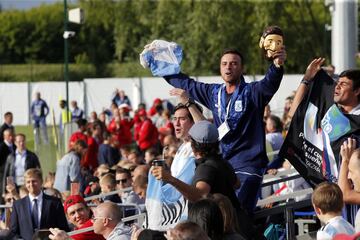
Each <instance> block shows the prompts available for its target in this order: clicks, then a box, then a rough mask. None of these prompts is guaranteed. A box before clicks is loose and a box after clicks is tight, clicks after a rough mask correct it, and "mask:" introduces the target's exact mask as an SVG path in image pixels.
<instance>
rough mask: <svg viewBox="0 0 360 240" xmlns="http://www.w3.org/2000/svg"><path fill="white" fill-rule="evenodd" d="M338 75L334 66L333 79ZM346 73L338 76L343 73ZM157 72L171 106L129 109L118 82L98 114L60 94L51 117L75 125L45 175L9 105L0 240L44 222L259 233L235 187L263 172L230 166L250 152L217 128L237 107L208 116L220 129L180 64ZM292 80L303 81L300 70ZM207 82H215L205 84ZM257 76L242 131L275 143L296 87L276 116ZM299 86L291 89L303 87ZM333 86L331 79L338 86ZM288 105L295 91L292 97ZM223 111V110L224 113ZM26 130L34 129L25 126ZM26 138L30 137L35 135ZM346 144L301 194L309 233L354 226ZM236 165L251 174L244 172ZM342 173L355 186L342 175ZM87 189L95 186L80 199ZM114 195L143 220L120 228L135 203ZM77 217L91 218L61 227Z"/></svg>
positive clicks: (125, 235)
mask: <svg viewBox="0 0 360 240" xmlns="http://www.w3.org/2000/svg"><path fill="white" fill-rule="evenodd" d="M224 56H225V57H224ZM230 56H231V58H230ZM281 56H282V55H281ZM281 56H280V55H279V56H278V57H281ZM222 59H223V61H225V60H226V61H225V65H227V64H228V63H232V61H242V57H241V55H239V54H238V53H237V52H234V51H230V52H225V53H224V55H223V58H222ZM224 59H225V60H224ZM322 62H323V61H322V60H318V61H317V62H315V63H314V62H312V63H311V64H310V65H309V68H310V70H309V69H308V71H307V74H306V75H305V77H309V76H310V77H311V78H312V77H313V75H314V73H316V71H315V70H318V68H319V66H320V65H321V64H322ZM222 63H223V62H222ZM232 68H233V66H223V67H222V70H221V71H222V74H224V76H223V78H224V79H226V78H228V77H229V75H232V74H233V75H236V74H235V73H236V72H234V71H235V70H231V69H232ZM236 71H237V70H236ZM309 72H311V73H309ZM268 75H269V76H270V77H269V76H267V77H266V78H265V79H264V80H263V81H265V83H266V82H271V81H276V82H280V80H281V76H282V67H280V68H278V67H275V66H273V65H272V66H271V67H270V68H269V72H268ZM235 77H239V76H235ZM343 77H344V76H342V75H340V79H342V78H343ZM350 77H351V76H350ZM350 77H349V76H348V75H346V79H348V78H350ZM356 77H357V78H356V80H354V79H350V80H351V81H353V82H354V89H355V90H353V91H354V92H355V93H354V96H357V105H356V106H355V108H359V95H360V94H359V91H360V90H359V83H358V82H359V78H358V77H359V76H356ZM166 80H167V81H168V82H169V83H170V84H172V85H175V86H176V87H179V88H175V89H173V90H172V91H171V93H170V94H171V95H174V96H177V97H178V101H179V103H178V104H177V105H176V106H173V105H171V104H170V103H169V102H168V101H166V100H161V99H155V100H154V103H153V105H152V106H151V107H150V108H149V110H147V109H146V107H145V105H144V104H140V105H139V106H138V108H135V107H134V106H132V105H131V101H130V99H129V98H128V97H127V96H126V93H125V92H124V91H122V90H118V89H117V90H116V91H115V93H114V96H113V97H112V99H111V103H110V104H111V107H110V109H108V110H104V111H103V112H100V113H96V112H91V114H90V116H89V118H87V119H86V116H85V115H84V111H83V110H81V109H80V108H79V107H78V106H77V103H76V101H72V102H71V108H72V109H71V111H70V110H67V109H66V107H65V105H66V104H65V103H64V102H63V101H62V102H61V105H62V106H63V112H62V117H63V118H62V119H63V121H62V123H61V124H64V121H65V119H66V121H73V122H76V124H77V126H78V129H77V131H75V132H74V133H73V134H72V135H71V136H70V138H69V139H67V140H66V141H65V142H67V143H66V144H68V149H69V150H68V152H67V153H65V154H64V155H63V156H62V157H61V158H60V159H59V160H58V161H57V163H56V171H55V172H54V173H48V174H47V175H46V178H45V180H44V181H43V176H42V174H43V173H42V172H41V165H40V161H39V159H38V157H37V155H36V153H34V152H31V151H30V150H28V149H27V148H26V136H25V135H24V134H21V133H17V134H15V128H14V126H12V118H13V116H12V114H11V113H10V112H8V113H5V115H4V124H3V125H2V126H1V128H0V136H1V142H0V177H2V180H3V182H2V184H1V189H0V190H1V193H2V196H3V199H2V201H3V202H4V203H5V204H8V205H11V204H12V206H13V207H12V208H6V210H4V211H3V214H2V221H1V223H0V228H1V229H2V230H1V232H0V233H1V236H3V237H4V238H5V239H16V238H17V237H20V238H23V239H25V240H26V239H32V237H33V234H35V235H39V234H40V235H41V229H44V228H46V229H50V233H51V235H50V238H51V239H79V240H80V239H133V240H135V239H155V237H156V239H174V240H175V239H213V240H217V239H240V240H241V239H264V236H263V234H262V233H263V231H264V229H265V227H266V226H260V227H258V226H256V225H255V223H254V222H253V221H252V216H253V210H254V206H255V204H256V200H255V201H250V198H253V196H249V198H247V199H242V193H241V191H240V188H241V187H244V184H245V186H246V185H247V188H245V189H243V190H242V191H248V192H249V191H250V192H255V195H257V197H258V193H259V190H260V188H259V185H258V180H259V179H260V180H261V179H262V175H260V178H259V177H258V176H257V174H258V172H257V171H258V170H259V169H256V168H254V169H252V168H247V170H248V171H249V172H239V171H235V170H236V169H235V168H236V166H240V165H241V164H243V163H238V162H234V161H235V159H234V158H233V156H234V154H240V153H242V154H249V152H248V151H247V149H245V148H244V149H240V150H239V148H238V146H241V143H240V142H237V143H236V144H240V145H233V143H228V142H226V141H228V140H226V139H227V138H226V137H225V138H224V136H226V135H227V134H231V136H232V138H235V137H236V136H237V135H236V133H235V134H233V133H232V132H231V131H232V127H233V126H235V128H236V129H240V128H241V127H243V126H240V125H239V126H237V125H236V124H237V123H234V122H231V119H230V118H231V117H233V116H235V119H241V118H240V117H239V116H237V115H236V114H235V115H232V116H229V119H228V116H226V117H225V118H224V121H225V123H226V121H228V124H230V127H229V126H227V129H225V130H224V129H223V130H219V131H218V127H219V126H216V125H221V126H220V128H221V127H222V126H223V123H222V122H221V121H220V122H217V120H216V119H210V120H208V119H205V117H204V116H203V115H202V109H201V107H200V106H199V105H198V104H197V103H195V102H194V101H193V99H192V97H194V98H195V99H196V100H198V101H199V102H203V103H205V105H209V104H210V102H211V101H214V100H210V99H207V98H206V97H205V95H203V93H202V91H203V92H206V91H210V92H211V91H212V90H209V89H208V88H207V87H208V86H205V85H201V84H200V85H197V83H196V84H195V83H193V80H191V79H189V78H188V77H187V76H185V75H180V76H172V77H168V78H166ZM310 80H311V79H308V81H310ZM180 81H183V82H180ZM356 81H357V83H356V84H357V85H356V84H355V82H356ZM229 82H230V80H229ZM186 84H187V85H186ZM192 84H193V85H194V86H193V87H194V88H192V87H191V85H192ZM240 84H245V83H242V82H241V83H240ZM266 84H267V83H266ZM230 85H231V84H230ZM230 85H229V86H230ZM301 85H304V86H300V87H307V85H306V84H303V81H302V84H301ZM305 85H306V86H305ZM244 86H245V85H244ZM211 87H212V89H217V86H215V85H211ZM261 87H263V88H265V85H264V86H251V87H250V88H251V89H254V91H259V92H260V93H257V94H259V95H257V96H255V97H254V98H255V101H259V102H258V104H259V106H256V109H252V110H254V111H256V114H257V113H258V112H261V113H263V114H261V115H258V117H259V119H260V120H259V121H260V122H259V123H260V124H261V125H259V129H249V131H250V130H251V131H253V133H254V131H256V132H255V133H254V134H256V133H257V132H258V131H263V132H262V133H261V136H264V138H263V139H262V140H263V141H264V142H265V141H266V142H267V143H268V146H269V150H268V151H271V152H272V151H277V150H279V149H280V148H281V145H282V143H283V141H284V138H285V136H286V131H287V128H288V125H289V122H290V121H291V117H292V115H293V108H294V106H292V103H293V102H292V101H299V96H297V95H295V96H294V95H291V96H289V97H288V98H287V99H286V105H285V106H284V116H283V117H282V119H281V118H279V117H277V116H275V115H273V114H272V112H271V109H270V107H269V106H266V104H265V103H266V102H268V101H267V100H269V99H270V98H271V96H272V95H273V94H274V92H276V89H277V88H276V86H275V87H274V89H272V90H271V91H270V92H266V91H265V90H264V89H262V90H259V89H258V90H256V89H257V88H261ZM277 87H278V86H277ZM341 87H342V86H337V88H341ZM181 88H184V89H185V90H183V89H181ZM196 88H197V90H196ZM305 90H306V89H305ZM305 90H304V89H300V90H298V91H300V93H303V92H304V91H305ZM217 91H219V94H216V95H218V96H219V98H217V97H216V98H214V99H217V100H219V104H220V98H221V90H217ZM263 91H264V92H263ZM339 92H340V90H337V94H340V93H339ZM191 94H192V95H193V96H192V95H191ZM244 94H250V93H244ZM261 94H264V96H265V97H266V99H267V100H266V101H265V100H264V99H262V97H260V96H262V95H261ZM296 94H299V92H296ZM240 95H241V94H240V93H239V96H240ZM270 95H271V96H270ZM36 96H37V98H36V100H35V103H34V105H33V108H34V110H33V111H32V112H33V119H34V127H35V128H40V129H41V127H45V128H46V125H45V124H44V119H45V118H46V115H47V113H48V110H46V109H48V108H47V105H46V102H45V101H44V100H42V99H41V98H40V93H37V95H36ZM234 96H235V95H234ZM227 98H228V99H227V100H228V103H229V102H231V99H232V97H231V94H230V95H229V96H227ZM257 98H259V99H257ZM239 99H242V96H241V97H240V98H239ZM260 99H262V100H260ZM234 100H236V102H235V103H236V104H235V105H237V106H236V107H237V108H238V109H237V110H236V111H238V110H239V109H240V108H241V109H240V111H241V110H242V108H244V109H245V108H247V107H248V106H247V105H246V104H247V103H245V102H241V101H242V100H237V99H234ZM239 101H240V102H239ZM244 101H245V100H244ZM340 103H341V104H344V103H343V102H340ZM211 104H213V102H211ZM242 104H244V105H242ZM297 105H298V103H297V102H295V108H296V107H297ZM224 106H226V104H224ZM345 106H346V105H345ZM249 107H250V106H249ZM257 108H259V109H257ZM216 111H217V110H216ZM226 111H227V110H226V109H225V112H224V113H223V114H226V115H227V114H228V113H227V112H226ZM217 114H218V113H215V114H214V116H215V117H216V116H217ZM256 114H255V113H254V115H251V116H255V115H256ZM219 115H220V116H221V113H219ZM220 118H221V117H220ZM66 121H65V122H66ZM212 121H213V122H214V124H213V123H212ZM247 121H251V120H250V119H247ZM256 121H257V120H256ZM242 124H246V121H245V120H242ZM232 125H233V126H232ZM225 127H226V126H225ZM42 131H43V134H42V135H43V143H44V144H48V142H47V141H48V138H47V133H46V134H45V130H42ZM221 131H225V132H223V133H222V132H221ZM236 131H238V130H236ZM239 131H240V130H239ZM35 134H39V133H38V132H36V131H35ZM258 138H260V137H259V136H258ZM36 139H37V140H36V141H39V142H40V140H39V136H37V138H36ZM224 139H225V140H224ZM248 143H249V141H247V144H248ZM224 146H226V148H225V153H224V152H223V154H222V155H221V154H220V147H222V150H223V151H224ZM231 146H232V147H233V148H231ZM355 146H356V141H355V140H353V139H349V140H348V142H347V143H344V144H343V146H342V148H341V155H342V158H343V162H342V164H341V169H340V177H339V186H338V185H337V184H333V183H324V184H320V185H319V186H318V187H317V188H316V189H315V191H314V193H313V194H312V202H313V205H314V209H315V212H316V214H317V216H318V217H319V219H320V220H321V222H323V224H324V227H322V228H321V229H320V231H319V232H318V238H319V239H331V237H333V236H335V234H336V233H346V234H354V233H355V229H356V231H359V229H360V227H359V225H360V224H359V222H360V220H359V219H360V217H359V216H360V214H358V215H357V222H356V223H355V225H354V226H352V225H351V224H350V223H348V222H346V220H345V219H343V218H342V217H341V209H342V208H343V205H344V201H345V202H346V203H355V204H359V200H358V194H359V193H358V191H357V190H358V188H359V187H358V186H357V185H358V183H359V182H357V181H359V179H360V172H359V171H358V169H359V163H358V162H359V150H355V148H356V147H355ZM251 147H253V146H251ZM263 150H264V153H261V157H260V158H259V159H260V160H261V161H260V160H259V159H258V160H259V164H260V163H261V164H260V165H261V166H262V167H261V168H262V169H264V171H267V173H269V174H276V172H277V171H278V169H279V168H281V167H284V168H291V165H290V163H289V162H288V161H286V160H285V159H281V158H280V157H279V156H277V155H276V154H275V155H274V156H273V158H272V161H266V164H268V166H267V167H266V166H263V165H262V162H263V160H264V159H267V158H266V157H264V156H265V155H264V154H265V148H264V149H263ZM234 151H238V152H234ZM224 154H226V156H227V157H228V159H227V160H229V159H232V160H229V161H225V160H224V158H225V157H224ZM239 156H240V155H239ZM249 156H250V155H249ZM256 159H257V158H254V160H256ZM239 164H240V165H239ZM243 167H245V168H246V167H247V166H245V165H244V166H243ZM239 169H240V168H239ZM247 174H250V175H252V176H253V177H255V178H249V177H248V176H247V177H245V175H247ZM347 176H349V178H350V179H351V180H352V182H353V183H354V186H352V185H351V184H350V183H349V181H348V179H347ZM254 179H255V180H254ZM247 181H250V182H247ZM251 181H255V182H251ZM302 184H306V183H305V181H304V180H303V179H302V181H301V183H299V182H285V183H283V185H280V186H273V187H271V188H269V189H267V192H266V193H265V192H264V191H263V192H262V194H263V196H262V197H263V198H265V197H268V196H270V195H279V194H280V192H282V191H284V192H286V191H287V190H289V189H291V191H293V190H294V189H296V188H297V187H299V186H300V185H302ZM252 188H253V189H252ZM43 190H44V191H43ZM249 194H250V193H249ZM50 195H51V196H50ZM95 195H98V196H97V197H95V198H91V199H92V200H89V201H86V200H85V199H86V198H87V197H92V196H95ZM308 197H310V196H308ZM117 204H134V205H136V206H139V208H140V209H141V211H143V212H146V213H147V218H146V220H145V222H144V225H143V226H133V227H130V226H129V224H128V223H124V222H123V221H122V220H121V219H122V218H124V217H127V216H131V215H134V214H136V211H135V210H134V208H130V209H128V208H126V207H124V206H123V207H119V206H118V205H117ZM94 206H95V207H94ZM266 207H272V205H271V206H266ZM10 216H11V217H10ZM88 227H93V229H90V230H88V231H85V232H80V233H75V234H71V233H69V231H71V230H72V231H75V232H76V231H78V230H82V229H86V228H88ZM334 229H335V230H334Z"/></svg>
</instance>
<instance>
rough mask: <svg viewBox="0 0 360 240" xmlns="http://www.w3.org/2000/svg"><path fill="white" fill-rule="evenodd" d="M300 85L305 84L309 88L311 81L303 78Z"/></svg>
mask: <svg viewBox="0 0 360 240" xmlns="http://www.w3.org/2000/svg"><path fill="white" fill-rule="evenodd" d="M300 83H303V84H305V85H306V86H309V84H310V81H309V80H306V79H304V78H303V79H302V80H301V82H300Z"/></svg>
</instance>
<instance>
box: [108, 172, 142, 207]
mask: <svg viewBox="0 0 360 240" xmlns="http://www.w3.org/2000/svg"><path fill="white" fill-rule="evenodd" d="M115 177H116V189H117V190H121V189H125V188H129V187H132V179H131V173H130V171H129V170H126V169H124V168H118V169H116V175H115ZM119 196H120V198H121V201H122V202H123V203H132V204H144V200H141V199H140V198H139V196H138V195H137V194H136V193H135V192H134V190H131V191H126V192H121V193H119Z"/></svg>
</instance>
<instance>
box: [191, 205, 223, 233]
mask: <svg viewBox="0 0 360 240" xmlns="http://www.w3.org/2000/svg"><path fill="white" fill-rule="evenodd" d="M188 220H189V221H191V222H194V223H196V224H198V225H199V226H200V228H201V229H202V230H203V231H204V232H205V233H206V234H207V235H208V237H209V238H210V239H211V240H222V239H223V236H224V220H223V216H222V213H221V210H220V208H219V206H218V205H217V204H216V203H215V202H214V201H213V200H211V199H202V200H200V201H197V202H195V203H194V204H193V205H192V206H191V208H190V210H189V218H188Z"/></svg>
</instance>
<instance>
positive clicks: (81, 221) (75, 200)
mask: <svg viewBox="0 0 360 240" xmlns="http://www.w3.org/2000/svg"><path fill="white" fill-rule="evenodd" d="M64 210H65V213H66V217H67V219H68V221H69V222H70V223H71V224H73V225H74V226H75V229H74V230H78V229H83V228H87V227H91V226H93V222H92V221H91V216H92V212H91V210H90V208H89V207H88V206H87V204H86V202H85V200H84V199H83V198H82V197H81V196H80V195H71V196H69V197H68V198H67V199H66V200H65V201H64ZM71 238H72V239H73V240H89V239H93V240H104V238H103V237H102V236H101V235H98V234H96V233H94V231H88V232H83V233H79V234H76V235H73V236H71Z"/></svg>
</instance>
